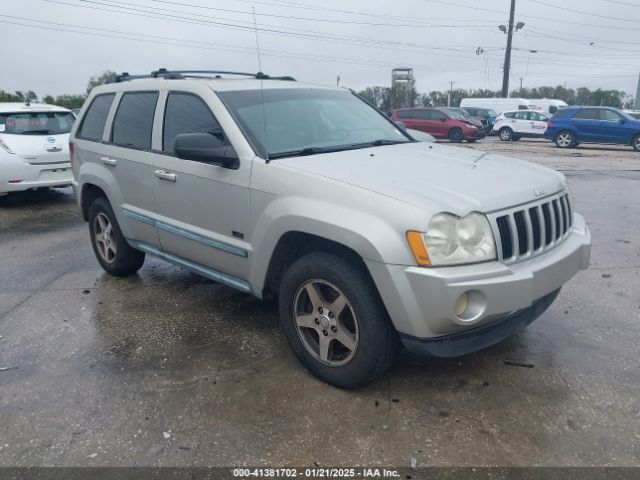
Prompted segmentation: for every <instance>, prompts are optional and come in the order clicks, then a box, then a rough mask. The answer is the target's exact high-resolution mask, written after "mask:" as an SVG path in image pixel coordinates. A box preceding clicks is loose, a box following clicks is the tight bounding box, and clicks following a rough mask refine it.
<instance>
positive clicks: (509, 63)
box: [498, 0, 524, 98]
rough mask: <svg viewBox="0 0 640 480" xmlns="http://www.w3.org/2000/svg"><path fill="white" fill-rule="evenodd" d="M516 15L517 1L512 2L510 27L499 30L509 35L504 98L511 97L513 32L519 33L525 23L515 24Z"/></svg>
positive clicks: (503, 82)
mask: <svg viewBox="0 0 640 480" xmlns="http://www.w3.org/2000/svg"><path fill="white" fill-rule="evenodd" d="M515 13H516V0H511V10H510V12H509V25H508V26H507V25H500V26H499V27H498V28H499V29H500V31H501V32H503V33H506V34H507V51H506V52H505V54H504V73H503V76H502V96H503V97H504V98H507V97H508V96H509V70H510V69H511V43H512V40H513V30H514V27H515V31H516V32H517V31H518V30H520V29H521V28H522V27H524V22H518V23H517V24H515V25H514V24H513V17H514V16H515Z"/></svg>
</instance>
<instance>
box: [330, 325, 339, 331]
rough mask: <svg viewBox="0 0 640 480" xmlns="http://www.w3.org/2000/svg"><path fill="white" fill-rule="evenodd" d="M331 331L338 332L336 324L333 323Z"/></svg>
mask: <svg viewBox="0 0 640 480" xmlns="http://www.w3.org/2000/svg"><path fill="white" fill-rule="evenodd" d="M331 331H332V332H333V333H336V332H337V331H338V329H337V328H336V326H335V325H331Z"/></svg>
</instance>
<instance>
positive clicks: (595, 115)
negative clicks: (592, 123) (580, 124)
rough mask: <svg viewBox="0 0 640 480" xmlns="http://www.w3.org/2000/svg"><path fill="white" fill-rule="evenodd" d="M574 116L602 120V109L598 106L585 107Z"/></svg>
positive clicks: (582, 118)
mask: <svg viewBox="0 0 640 480" xmlns="http://www.w3.org/2000/svg"><path fill="white" fill-rule="evenodd" d="M573 118H577V119H579V120H600V109H598V108H583V109H582V110H580V111H579V112H578V113H576V114H575V115H574V116H573Z"/></svg>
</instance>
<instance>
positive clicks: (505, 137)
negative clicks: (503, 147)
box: [498, 127, 513, 142]
mask: <svg viewBox="0 0 640 480" xmlns="http://www.w3.org/2000/svg"><path fill="white" fill-rule="evenodd" d="M498 135H499V137H500V140H502V141H503V142H508V141H509V140H511V139H512V138H513V130H511V129H510V128H509V127H504V128H501V129H500V132H499V133H498Z"/></svg>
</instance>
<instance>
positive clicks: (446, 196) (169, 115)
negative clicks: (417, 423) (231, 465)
mask: <svg viewBox="0 0 640 480" xmlns="http://www.w3.org/2000/svg"><path fill="white" fill-rule="evenodd" d="M150 77H151V78H136V79H132V77H128V76H124V77H121V78H120V79H119V80H120V81H119V82H116V83H112V84H109V85H105V86H101V87H97V88H95V89H94V90H93V91H92V92H91V95H90V96H89V98H88V100H87V102H86V105H85V107H83V110H82V112H81V114H80V118H79V121H78V122H77V124H76V126H74V128H73V131H72V133H71V142H72V146H73V148H72V164H73V173H74V177H75V183H74V188H75V191H76V193H77V198H78V200H79V202H80V207H81V209H82V214H83V216H84V218H85V219H86V220H88V222H89V233H90V238H91V242H92V245H93V248H94V250H95V253H96V256H97V259H98V261H99V262H100V264H101V265H102V267H103V268H104V269H105V270H106V271H107V272H110V273H111V274H113V275H127V274H132V273H134V272H136V271H137V270H138V269H139V268H140V267H141V266H142V264H143V262H144V258H145V254H150V255H154V256H156V257H159V258H162V259H164V260H166V261H169V262H172V263H174V264H176V265H180V266H182V267H184V268H186V269H189V270H191V271H193V272H196V273H198V274H200V275H203V276H205V277H208V278H211V279H213V280H215V281H217V282H220V283H223V284H225V285H228V286H231V287H233V288H236V289H238V290H241V291H243V292H247V293H250V294H252V295H255V296H256V297H258V298H265V297H269V296H278V298H279V308H280V319H281V323H282V328H283V331H284V334H285V335H286V337H287V340H288V341H289V344H290V345H291V348H292V349H293V351H294V352H295V353H296V355H297V356H298V358H299V359H300V360H301V362H302V363H303V364H304V365H305V366H306V367H307V368H308V369H309V370H310V371H311V372H313V373H314V374H315V375H317V376H318V377H319V378H321V379H323V380H325V381H327V382H329V383H332V384H334V385H338V386H343V387H353V386H355V385H358V384H362V383H365V382H368V381H370V380H372V379H373V378H375V377H376V376H378V375H380V374H381V373H382V372H384V371H385V370H386V369H387V368H388V367H389V366H390V365H391V363H392V361H393V359H394V356H395V354H396V352H397V351H398V348H399V346H400V345H404V346H405V347H406V348H408V349H409V350H411V351H413V352H416V353H421V354H428V355H436V356H456V355H462V354H465V353H469V352H473V351H475V350H478V349H481V348H484V347H487V346H489V345H492V344H494V343H496V342H499V341H500V340H503V339H505V338H507V337H508V336H510V335H513V334H514V333H517V332H518V331H520V330H521V329H522V328H524V327H525V326H526V325H527V324H529V323H530V322H532V321H533V320H534V319H535V318H537V317H538V316H539V315H540V314H542V313H543V312H544V311H545V309H546V308H547V307H548V306H549V305H550V304H551V302H552V301H553V300H554V299H555V297H556V296H557V294H558V291H559V289H560V287H561V286H562V285H563V284H564V283H565V282H567V281H568V280H569V279H570V278H571V277H573V276H574V275H575V273H576V272H578V270H580V269H581V268H586V267H587V265H588V262H589V250H590V248H589V246H590V235H589V230H588V228H587V226H586V225H585V222H584V220H583V219H582V217H581V216H580V215H579V214H577V213H575V212H574V211H573V209H572V206H571V201H570V198H569V194H568V190H567V182H566V180H565V178H564V176H563V175H562V174H560V173H558V172H555V171H553V170H550V169H547V168H544V167H541V166H537V165H533V164H529V163H526V162H522V161H518V160H514V159H511V158H506V157H501V156H499V155H493V154H486V153H479V152H476V151H473V150H470V149H459V148H453V147H450V146H445V145H438V144H432V143H424V142H416V141H414V140H413V139H412V138H411V137H410V135H409V134H408V133H406V132H405V131H403V130H402V129H400V128H399V127H398V126H396V125H395V124H394V123H393V122H392V121H391V120H390V119H388V118H387V117H386V116H385V115H384V114H382V113H381V112H379V111H377V110H375V109H374V108H373V107H371V106H370V105H369V104H367V103H365V102H364V101H362V100H361V99H360V98H358V97H357V96H356V95H354V94H352V93H351V92H349V91H347V90H343V89H338V88H331V87H322V86H315V85H308V84H301V83H298V82H295V81H293V79H286V78H285V79H274V78H269V77H267V76H265V75H263V74H257V75H247V78H245V79H236V78H234V77H233V76H232V75H227V74H225V73H224V72H168V71H166V70H161V71H157V72H154V73H153V74H152V75H151V76H150ZM199 77H206V78H199Z"/></svg>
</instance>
